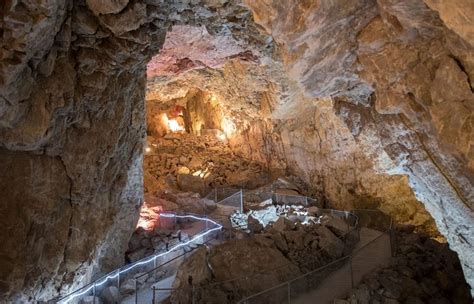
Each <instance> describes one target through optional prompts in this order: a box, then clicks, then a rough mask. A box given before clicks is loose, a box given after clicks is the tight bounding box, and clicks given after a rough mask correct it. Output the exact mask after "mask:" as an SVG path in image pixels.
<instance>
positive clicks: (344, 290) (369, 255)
mask: <svg viewBox="0 0 474 304" xmlns="http://www.w3.org/2000/svg"><path fill="white" fill-rule="evenodd" d="M361 248H363V251H359V254H358V252H357V250H359V249H361ZM353 252H354V253H353V254H352V261H347V262H346V263H344V265H343V266H342V267H340V268H339V269H338V270H336V271H334V272H332V273H331V274H330V275H329V276H328V277H327V278H326V279H325V280H324V281H323V282H322V283H321V284H320V285H319V286H318V287H317V288H316V289H314V290H312V291H310V292H308V293H306V294H304V295H301V296H299V297H297V298H296V299H294V300H293V299H291V303H292V304H293V303H296V304H312V303H315V301H317V303H318V304H331V303H333V302H334V299H338V298H345V297H347V295H348V294H349V292H350V291H351V290H352V287H353V286H357V285H358V284H359V283H360V282H361V280H362V278H363V277H364V276H365V275H366V274H368V273H370V272H372V271H374V270H375V269H376V268H378V267H380V266H383V265H387V264H388V262H389V261H390V257H391V249H390V237H389V235H388V234H386V233H384V234H382V235H381V234H380V231H377V230H373V229H369V228H361V230H360V241H359V242H358V243H357V245H356V247H355V249H354V251H353ZM351 267H352V274H353V275H351ZM351 277H352V278H351ZM351 279H352V280H353V282H351Z"/></svg>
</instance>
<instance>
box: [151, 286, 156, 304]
mask: <svg viewBox="0 0 474 304" xmlns="http://www.w3.org/2000/svg"><path fill="white" fill-rule="evenodd" d="M155 290H156V286H155V285H153V302H152V303H153V304H155V302H156V298H155Z"/></svg>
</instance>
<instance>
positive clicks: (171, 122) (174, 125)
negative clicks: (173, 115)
mask: <svg viewBox="0 0 474 304" xmlns="http://www.w3.org/2000/svg"><path fill="white" fill-rule="evenodd" d="M168 127H169V128H170V130H171V131H173V132H178V131H184V128H183V127H182V126H180V125H179V123H178V121H177V120H176V119H169V120H168Z"/></svg>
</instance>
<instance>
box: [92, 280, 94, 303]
mask: <svg viewBox="0 0 474 304" xmlns="http://www.w3.org/2000/svg"><path fill="white" fill-rule="evenodd" d="M92 303H94V304H95V283H94V285H93V287H92Z"/></svg>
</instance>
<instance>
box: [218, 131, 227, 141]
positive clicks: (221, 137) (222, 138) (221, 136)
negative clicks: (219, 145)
mask: <svg viewBox="0 0 474 304" xmlns="http://www.w3.org/2000/svg"><path fill="white" fill-rule="evenodd" d="M225 138H226V137H225V134H224V133H221V134H219V135H217V139H219V140H225Z"/></svg>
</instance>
